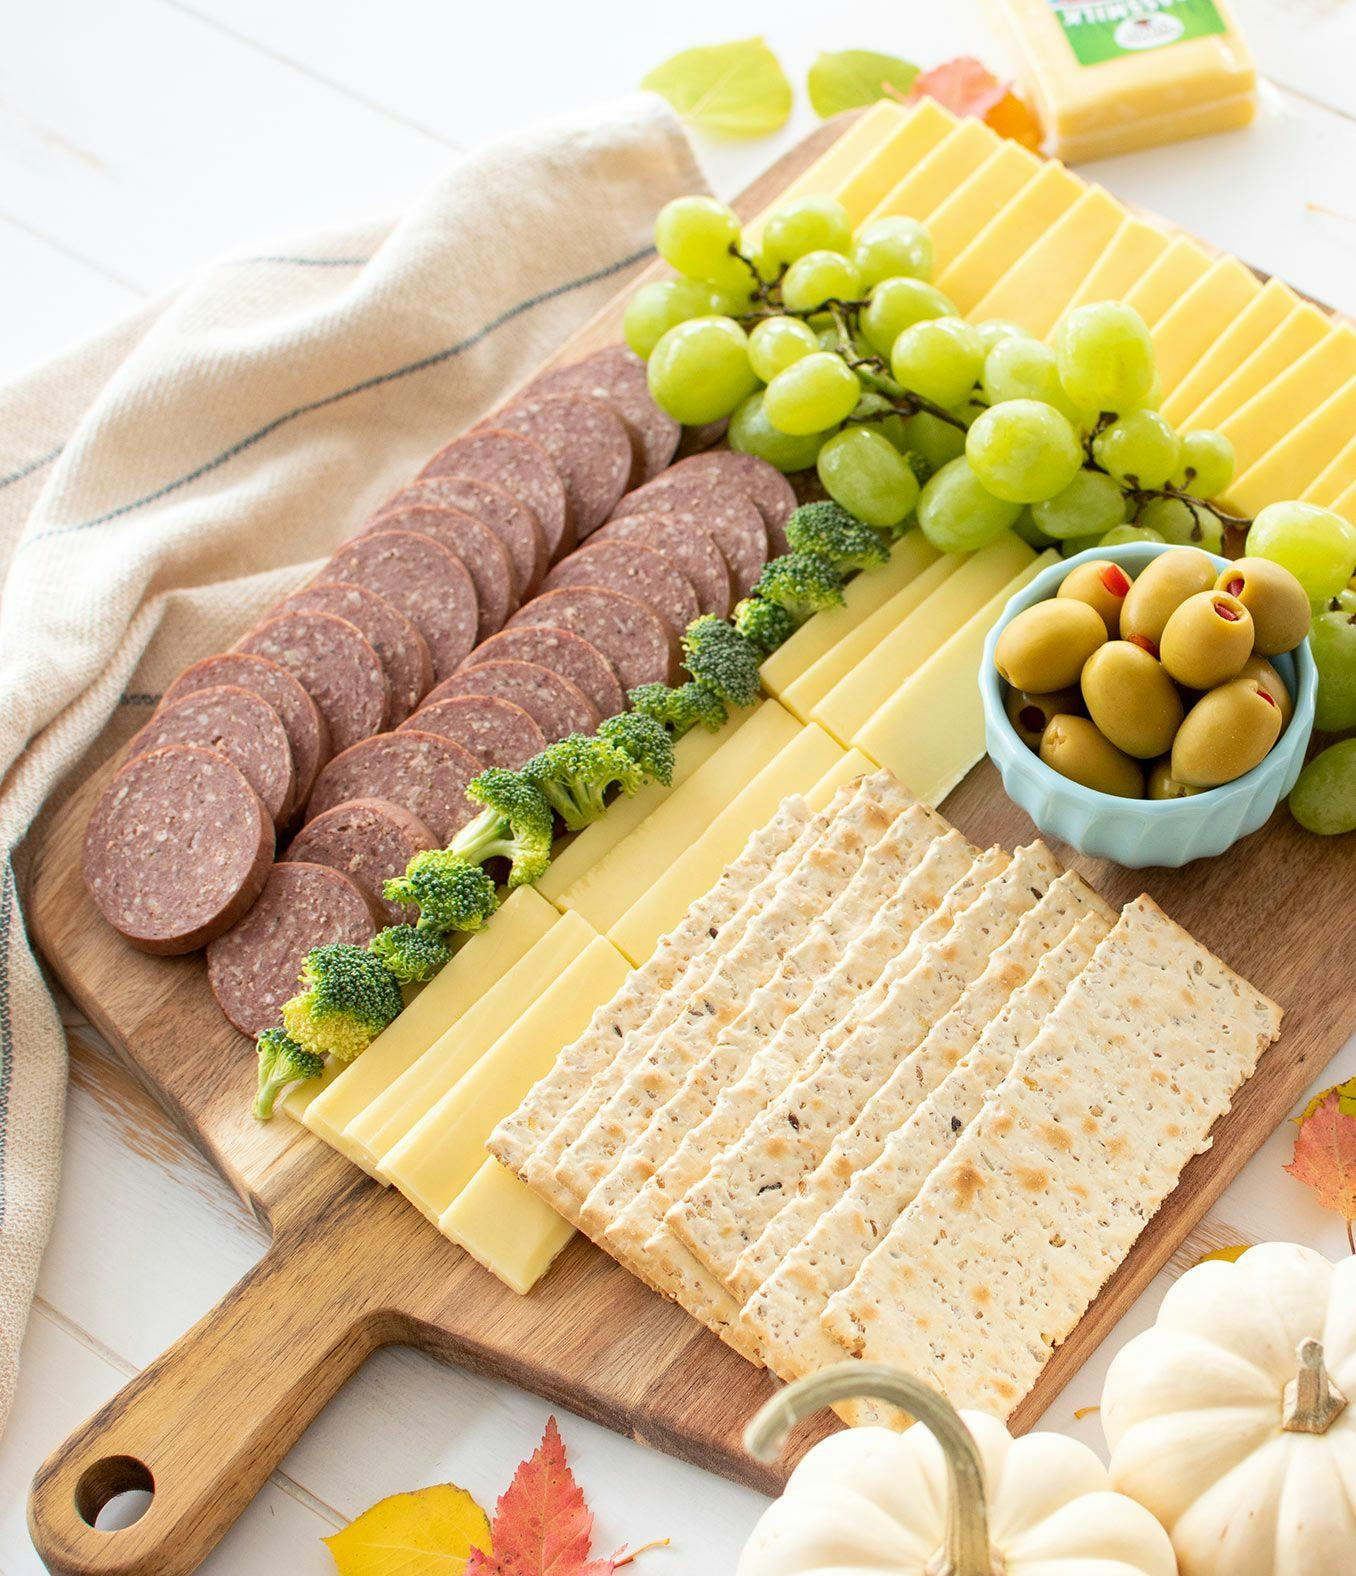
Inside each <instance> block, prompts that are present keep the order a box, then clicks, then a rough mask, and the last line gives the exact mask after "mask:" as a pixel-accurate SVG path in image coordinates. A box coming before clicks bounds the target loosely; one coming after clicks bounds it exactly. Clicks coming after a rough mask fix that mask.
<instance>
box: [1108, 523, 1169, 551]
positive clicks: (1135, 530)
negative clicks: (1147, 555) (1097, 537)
mask: <svg viewBox="0 0 1356 1576" xmlns="http://www.w3.org/2000/svg"><path fill="white" fill-rule="evenodd" d="M1162 540H1163V538H1162V537H1161V536H1160V535H1159V534H1158V532H1157V531H1155V530H1153V529H1152V528H1151V527H1149V526H1147V525H1113V526H1112V527H1111V529H1110V530H1109V531H1108V532H1107V533H1106V535H1105V536H1104V537H1103V538H1102V539H1101V542H1100V543H1099V544H1098V545H1099V546H1101V547H1128V546H1130V544H1131V543H1132V542H1161V541H1162Z"/></svg>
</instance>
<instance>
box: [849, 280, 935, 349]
mask: <svg viewBox="0 0 1356 1576" xmlns="http://www.w3.org/2000/svg"><path fill="white" fill-rule="evenodd" d="M955 316H957V312H956V305H955V302H954V301H952V300H951V299H950V298H949V297H947V296H944V295H943V294H942V292H941V291H940V290H938V289H937V288H936V287H935V286H934V285H930V284H927V283H925V282H924V281H923V280H921V279H882V280H881V282H880V283H879V284H878V285H876V286H875V288H874V289H873V290H872V291H871V299H870V300H869V301H868V302H867V304H866V306H865V308H864V309H863V311H862V333H863V334H865V335H866V338H867V342H868V343H869V344H870V345H871V348H872V349H873V350H876V351H878V352H879V353H880V354H881V355H882V356H888V355H889V354H890V352H891V351H892V350H893V349H894V348H895V340H897V339H898V338H899V336H900V335H901V334H902V333H903V332H904V330H905V329H906V328H911V327H912V326H913V325H914V324H915V323H922V322H926V321H927V319H929V318H933V317H955Z"/></svg>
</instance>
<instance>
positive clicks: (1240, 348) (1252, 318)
mask: <svg viewBox="0 0 1356 1576" xmlns="http://www.w3.org/2000/svg"><path fill="white" fill-rule="evenodd" d="M1299 304H1300V301H1299V297H1298V296H1297V295H1296V294H1295V292H1294V291H1293V290H1291V289H1290V287H1289V286H1288V285H1284V284H1282V283H1281V281H1280V280H1279V279H1269V280H1268V281H1267V283H1266V284H1264V285H1263V286H1262V289H1261V291H1260V292H1259V293H1258V294H1257V295H1256V296H1254V297H1253V299H1252V300H1251V301H1250V302H1249V304H1248V305H1247V306H1246V307H1244V309H1243V310H1242V311H1241V312H1240V313H1239V314H1238V316H1237V317H1236V318H1235V319H1234V321H1233V322H1232V323H1231V324H1230V325H1229V327H1228V328H1226V329H1225V330H1224V332H1223V333H1221V334H1220V335H1219V337H1218V338H1217V339H1216V340H1215V342H1214V343H1213V344H1212V345H1211V346H1210V348H1209V349H1208V350H1206V351H1205V352H1204V354H1203V355H1202V356H1201V358H1200V360H1199V361H1197V363H1196V365H1195V366H1194V367H1192V368H1191V370H1190V371H1189V372H1187V373H1185V374H1184V376H1183V377H1182V380H1181V381H1180V382H1179V383H1178V384H1177V385H1176V387H1173V385H1172V384H1170V383H1166V382H1165V383H1164V385H1163V387H1164V390H1165V397H1164V400H1163V406H1162V409H1163V414H1164V415H1165V416H1166V417H1167V419H1168V420H1169V421H1170V422H1172V423H1173V424H1174V425H1175V426H1179V427H1180V426H1183V425H1185V424H1186V422H1187V418H1188V417H1192V415H1193V412H1194V411H1195V410H1196V409H1197V407H1198V406H1199V405H1200V404H1201V403H1202V401H1203V400H1205V399H1206V398H1207V397H1208V396H1209V395H1211V394H1213V393H1214V391H1215V390H1216V389H1217V388H1218V387H1219V386H1220V384H1221V383H1223V382H1225V381H1226V380H1227V379H1229V378H1231V377H1232V376H1233V375H1234V373H1235V372H1237V371H1238V369H1239V368H1240V367H1241V366H1242V365H1243V363H1244V362H1245V361H1246V360H1247V359H1248V357H1249V356H1250V355H1252V353H1253V352H1254V351H1255V350H1256V349H1257V347H1258V346H1259V345H1261V344H1262V342H1263V341H1264V340H1265V339H1266V338H1267V337H1268V335H1270V334H1272V333H1273V332H1274V331H1275V330H1276V329H1277V328H1279V327H1280V326H1281V324H1282V322H1284V320H1285V319H1286V318H1287V317H1288V316H1289V315H1290V313H1291V312H1293V311H1294V309H1295V308H1296V307H1297V306H1298V305H1299ZM1191 425H1192V426H1199V425H1202V424H1201V423H1199V422H1197V421H1195V420H1194V417H1193V419H1192V421H1191Z"/></svg>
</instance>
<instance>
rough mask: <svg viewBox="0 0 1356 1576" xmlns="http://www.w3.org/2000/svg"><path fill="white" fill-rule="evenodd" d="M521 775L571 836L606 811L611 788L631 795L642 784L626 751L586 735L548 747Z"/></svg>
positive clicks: (531, 761) (536, 756)
mask: <svg viewBox="0 0 1356 1576" xmlns="http://www.w3.org/2000/svg"><path fill="white" fill-rule="evenodd" d="M523 775H524V776H525V777H526V778H528V780H529V781H531V782H533V783H535V784H536V785H537V787H538V788H540V789H541V791H542V792H543V793H544V794H545V795H546V797H547V798H548V799H549V800H550V801H551V805H552V808H553V809H555V810H556V811H558V812H559V814H560V818H561V820H562V821H564V823H565V825H566V826H567V827H568V828H569V829H570V831H572V832H578V831H581V830H582V829H583V828H584V827H586V826H587V825H588V824H589V822H590V821H596V820H597V819H598V817H599V816H600V815H601V814H602V813H603V811H604V810H605V809H606V808H607V806H606V804H605V802H604V796H605V795H606V793H607V790H608V789H609V788H611V787H612V786H613V785H614V784H615V785H616V786H617V787H618V788H620V789H621V791H622V792H623V793H626V794H632V793H635V791H636V789H637V788H639V787H640V785H641V783H643V782H644V780H645V778H644V774H643V773H642V772H641V770H640V768H639V767H638V766H637V765H636V763H635V762H634V761H633V760H632V759H631V757H630V756H629V755H627V754H626V753H625V751H623V750H619V749H618V748H617V746H616V745H615V744H612V743H609V741H608V740H607V739H600V738H599V737H598V736H597V735H596V734H586V733H572V734H570V735H569V736H568V737H567V738H564V739H557V740H556V742H555V743H554V744H548V745H547V746H546V748H545V749H544V750H543V751H542V752H541V754H540V755H534V756H533V757H532V759H531V760H530V761H528V763H527V764H526V765H525V766H524V767H523Z"/></svg>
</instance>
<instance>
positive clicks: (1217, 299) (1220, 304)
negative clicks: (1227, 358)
mask: <svg viewBox="0 0 1356 1576" xmlns="http://www.w3.org/2000/svg"><path fill="white" fill-rule="evenodd" d="M1261 293H1262V286H1261V282H1260V281H1259V280H1258V278H1257V275H1256V274H1254V273H1253V272H1252V270H1251V269H1250V268H1245V267H1244V266H1243V264H1242V263H1240V262H1239V261H1238V259H1237V258H1236V257H1221V258H1220V259H1219V260H1218V262H1214V263H1212V264H1211V265H1210V267H1209V268H1207V269H1206V271H1205V272H1204V273H1203V274H1202V275H1201V277H1200V278H1199V279H1198V280H1197V281H1196V283H1195V284H1194V285H1192V286H1191V288H1190V289H1189V290H1188V291H1187V292H1186V294H1185V295H1184V296H1182V297H1181V299H1180V300H1179V301H1178V302H1177V303H1176V305H1174V306H1170V307H1169V308H1168V310H1167V311H1166V312H1165V313H1164V314H1163V316H1162V317H1161V318H1159V320H1158V322H1157V323H1155V324H1154V330H1153V341H1154V355H1155V359H1156V360H1157V363H1158V375H1159V377H1160V378H1161V379H1162V380H1163V387H1164V388H1165V389H1173V388H1176V387H1177V386H1178V384H1179V383H1181V381H1182V379H1183V378H1184V377H1186V375H1187V373H1188V372H1190V371H1191V369H1192V367H1194V366H1195V365H1196V363H1197V362H1198V361H1199V360H1200V359H1201V357H1202V356H1203V355H1204V354H1205V353H1206V351H1207V350H1209V348H1210V347H1211V345H1213V344H1214V343H1215V341H1216V340H1217V339H1218V338H1219V336H1220V335H1221V334H1222V333H1224V332H1225V331H1226V330H1227V329H1228V327H1229V325H1230V324H1231V323H1234V322H1236V321H1237V319H1238V317H1239V315H1240V314H1241V313H1242V312H1244V311H1246V310H1247V307H1248V304H1249V303H1250V302H1251V301H1252V300H1253V299H1254V298H1255V297H1257V296H1259V295H1261Z"/></svg>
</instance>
